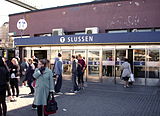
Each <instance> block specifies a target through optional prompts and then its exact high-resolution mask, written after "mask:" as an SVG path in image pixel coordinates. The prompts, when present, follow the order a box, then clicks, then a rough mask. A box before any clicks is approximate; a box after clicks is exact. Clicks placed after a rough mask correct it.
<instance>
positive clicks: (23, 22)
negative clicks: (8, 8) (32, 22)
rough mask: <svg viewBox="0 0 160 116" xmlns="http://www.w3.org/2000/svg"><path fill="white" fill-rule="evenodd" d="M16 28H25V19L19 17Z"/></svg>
mask: <svg viewBox="0 0 160 116" xmlns="http://www.w3.org/2000/svg"><path fill="white" fill-rule="evenodd" d="M17 28H18V29H19V30H25V29H26V28H27V22H26V20H25V19H20V20H19V21H18V22H17Z"/></svg>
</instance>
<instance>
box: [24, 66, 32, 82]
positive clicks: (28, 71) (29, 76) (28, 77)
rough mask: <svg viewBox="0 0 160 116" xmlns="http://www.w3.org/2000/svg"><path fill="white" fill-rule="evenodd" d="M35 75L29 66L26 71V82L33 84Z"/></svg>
mask: <svg viewBox="0 0 160 116" xmlns="http://www.w3.org/2000/svg"><path fill="white" fill-rule="evenodd" d="M33 73H34V69H33V67H32V66H31V65H30V64H29V67H28V69H27V71H26V80H27V81H29V82H32V81H33V80H34V77H33Z"/></svg>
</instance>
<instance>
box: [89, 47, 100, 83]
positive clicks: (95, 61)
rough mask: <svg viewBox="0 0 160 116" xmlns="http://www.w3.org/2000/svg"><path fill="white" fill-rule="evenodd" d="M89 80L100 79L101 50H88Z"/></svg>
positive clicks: (97, 80) (96, 80)
mask: <svg viewBox="0 0 160 116" xmlns="http://www.w3.org/2000/svg"><path fill="white" fill-rule="evenodd" d="M87 80H88V81H95V82H99V81H100V51H97V50H93V51H92V50H89V51H88V78H87Z"/></svg>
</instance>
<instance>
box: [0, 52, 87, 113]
mask: <svg viewBox="0 0 160 116" xmlns="http://www.w3.org/2000/svg"><path fill="white" fill-rule="evenodd" d="M50 66H51V65H50V61H49V60H47V59H38V58H36V57H35V56H33V57H32V58H24V59H23V61H22V62H21V63H20V59H19V58H12V59H11V61H9V60H7V59H6V58H3V57H1V56H0V116H6V113H7V105H6V98H7V99H8V100H9V101H10V102H16V100H17V99H16V98H17V97H19V93H20V91H19V86H27V87H29V88H30V92H29V93H28V95H34V101H33V104H32V108H33V109H37V115H38V116H43V115H44V116H48V115H46V114H44V113H43V110H44V109H43V108H44V106H45V105H47V97H48V95H49V93H55V94H59V95H60V94H63V93H62V92H61V87H62V73H63V62H62V55H61V54H60V53H58V57H56V58H54V64H53V67H52V68H51V67H50ZM85 69H86V63H85V60H84V59H83V58H82V56H81V55H80V54H79V55H78V56H75V55H73V56H72V82H73V90H72V91H73V92H74V93H77V92H79V91H80V90H81V89H84V80H83V75H84V71H85Z"/></svg>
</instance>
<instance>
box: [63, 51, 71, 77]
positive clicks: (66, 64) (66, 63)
mask: <svg viewBox="0 0 160 116" xmlns="http://www.w3.org/2000/svg"><path fill="white" fill-rule="evenodd" d="M62 61H63V74H64V75H71V50H65V51H62Z"/></svg>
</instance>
